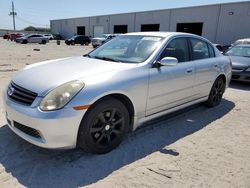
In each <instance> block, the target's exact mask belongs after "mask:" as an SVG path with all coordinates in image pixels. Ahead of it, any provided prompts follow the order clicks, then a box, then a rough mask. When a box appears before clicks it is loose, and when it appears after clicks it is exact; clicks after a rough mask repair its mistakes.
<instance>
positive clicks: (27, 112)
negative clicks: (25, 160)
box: [3, 92, 86, 149]
mask: <svg viewBox="0 0 250 188" xmlns="http://www.w3.org/2000/svg"><path fill="white" fill-rule="evenodd" d="M3 99H4V105H5V109H6V119H7V122H8V126H9V127H10V129H11V130H12V131H13V132H15V133H16V134H17V135H18V136H20V137H21V138H23V139H24V140H26V141H28V142H30V143H32V144H34V145H37V146H40V147H43V148H51V149H52V148H74V147H75V146H76V141H77V134H78V128H79V125H80V122H81V120H82V117H83V115H84V113H85V112H86V110H82V111H76V110H74V109H73V108H63V109H61V110H57V111H51V112H43V111H41V110H40V109H39V108H38V107H32V106H24V105H21V104H18V103H16V102H14V101H12V100H11V99H9V98H8V96H7V94H6V92H4V98H3ZM39 100H41V98H40V99H39V97H37V99H36V100H35V101H34V103H35V102H38V101H39ZM15 125H22V126H24V127H25V128H26V130H35V131H36V132H35V133H36V134H39V136H38V137H36V136H34V134H29V133H30V131H24V130H25V129H20V127H19V126H15Z"/></svg>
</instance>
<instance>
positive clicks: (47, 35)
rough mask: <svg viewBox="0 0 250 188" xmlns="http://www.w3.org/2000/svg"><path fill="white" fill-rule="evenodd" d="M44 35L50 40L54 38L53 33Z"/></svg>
mask: <svg viewBox="0 0 250 188" xmlns="http://www.w3.org/2000/svg"><path fill="white" fill-rule="evenodd" d="M43 36H44V37H47V38H48V39H49V40H53V39H54V36H53V35H52V34H44V35H43Z"/></svg>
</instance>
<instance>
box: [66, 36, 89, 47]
mask: <svg viewBox="0 0 250 188" xmlns="http://www.w3.org/2000/svg"><path fill="white" fill-rule="evenodd" d="M90 42H91V40H90V37H88V36H83V35H75V36H73V37H71V38H69V39H67V40H65V44H67V45H75V44H81V45H89V43H90Z"/></svg>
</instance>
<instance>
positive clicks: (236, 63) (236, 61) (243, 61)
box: [230, 56, 250, 67]
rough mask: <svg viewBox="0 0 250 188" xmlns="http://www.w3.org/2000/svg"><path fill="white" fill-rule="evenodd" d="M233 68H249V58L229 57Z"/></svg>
mask: <svg viewBox="0 0 250 188" xmlns="http://www.w3.org/2000/svg"><path fill="white" fill-rule="evenodd" d="M230 59H231V61H232V64H233V67H248V66H250V58H249V57H241V56H230Z"/></svg>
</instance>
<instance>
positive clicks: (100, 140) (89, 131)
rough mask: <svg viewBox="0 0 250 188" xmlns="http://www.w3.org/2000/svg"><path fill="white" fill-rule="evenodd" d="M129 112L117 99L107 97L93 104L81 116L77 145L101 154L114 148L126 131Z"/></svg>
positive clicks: (87, 150)
mask: <svg viewBox="0 0 250 188" xmlns="http://www.w3.org/2000/svg"><path fill="white" fill-rule="evenodd" d="M128 127H129V113H128V111H127V109H126V107H125V106H124V105H123V103H121V102H120V101H119V100H117V99H115V98H112V97H109V98H106V99H104V100H101V101H100V102H98V103H97V104H94V105H93V106H92V107H91V108H90V109H89V111H88V112H87V114H86V115H85V117H84V118H83V120H82V122H81V125H80V128H79V132H78V140H77V143H78V146H80V147H81V148H82V149H83V150H85V151H86V152H90V153H96V154H102V153H107V152H109V151H111V150H113V149H114V148H116V147H117V146H118V145H119V144H120V143H121V142H122V140H123V138H124V136H125V135H126V133H127V132H128Z"/></svg>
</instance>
